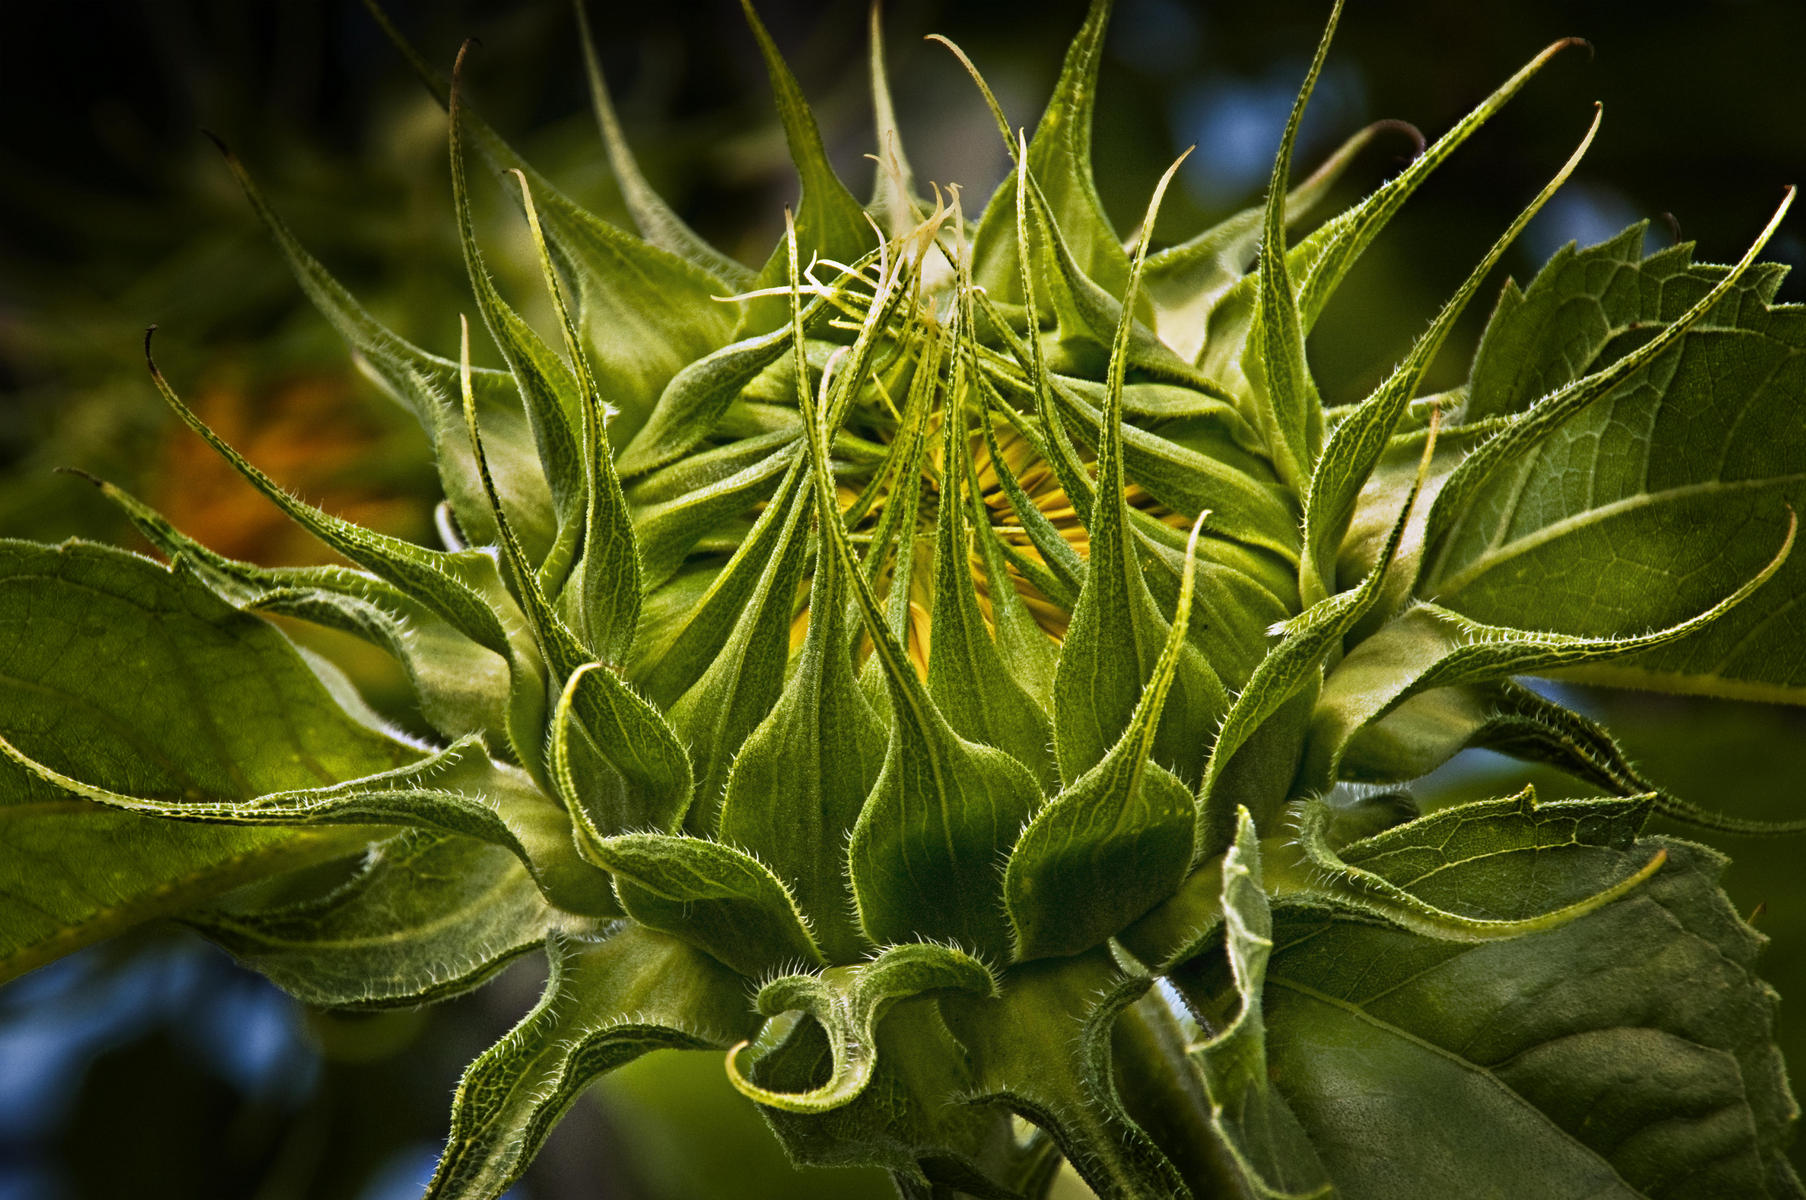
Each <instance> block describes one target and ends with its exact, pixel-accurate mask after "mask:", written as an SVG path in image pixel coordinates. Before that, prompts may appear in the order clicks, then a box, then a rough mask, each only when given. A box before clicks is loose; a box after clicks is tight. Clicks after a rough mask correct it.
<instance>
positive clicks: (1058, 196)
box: [972, 0, 1129, 302]
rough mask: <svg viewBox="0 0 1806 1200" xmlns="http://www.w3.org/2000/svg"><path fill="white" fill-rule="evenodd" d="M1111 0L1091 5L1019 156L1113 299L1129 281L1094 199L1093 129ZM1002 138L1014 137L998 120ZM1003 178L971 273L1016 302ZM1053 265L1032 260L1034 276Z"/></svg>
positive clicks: (1123, 257) (1081, 260) (1118, 244)
mask: <svg viewBox="0 0 1806 1200" xmlns="http://www.w3.org/2000/svg"><path fill="white" fill-rule="evenodd" d="M1110 7H1111V5H1110V0H1092V3H1091V6H1090V8H1089V9H1087V10H1086V13H1085V22H1084V24H1083V25H1081V26H1080V27H1079V31H1078V32H1077V33H1076V34H1074V35H1073V38H1072V44H1071V46H1070V47H1069V48H1068V49H1067V51H1066V61H1065V62H1064V63H1062V64H1061V67H1060V78H1059V80H1058V81H1057V82H1056V83H1055V84H1054V91H1053V96H1052V97H1051V98H1049V100H1048V102H1047V109H1046V111H1045V112H1043V113H1042V114H1041V120H1040V122H1039V123H1038V124H1037V125H1036V126H1035V136H1034V138H1033V139H1032V140H1031V141H1030V142H1029V144H1028V152H1027V154H1026V155H1023V156H1021V163H1019V164H1018V169H1019V170H1020V169H1023V167H1024V164H1025V166H1026V170H1027V173H1028V175H1029V176H1030V177H1031V178H1032V179H1034V180H1035V181H1036V182H1037V183H1039V184H1040V186H1041V188H1042V189H1043V190H1044V192H1045V193H1046V195H1047V198H1048V205H1049V207H1050V209H1051V210H1052V213H1053V217H1054V219H1055V221H1056V222H1057V223H1058V224H1059V226H1060V228H1061V229H1062V230H1064V231H1065V234H1066V237H1067V238H1068V239H1070V245H1071V246H1072V250H1073V255H1074V258H1075V259H1076V261H1077V262H1078V265H1079V267H1080V268H1081V269H1082V270H1083V272H1084V273H1085V275H1086V276H1088V277H1089V278H1090V279H1092V280H1093V281H1095V282H1096V283H1098V284H1099V285H1101V286H1102V287H1104V288H1105V289H1106V290H1108V291H1109V292H1111V293H1112V294H1120V293H1121V291H1122V289H1123V286H1124V284H1125V283H1126V282H1127V280H1128V277H1129V256H1128V254H1127V253H1125V252H1124V250H1123V247H1122V241H1121V239H1119V238H1118V237H1117V236H1116V232H1115V230H1114V229H1112V228H1111V225H1110V218H1109V216H1108V215H1107V214H1105V212H1104V206H1103V201H1101V200H1100V199H1098V195H1097V184H1096V182H1095V180H1094V179H1093V176H1092V171H1091V127H1092V122H1093V118H1094V114H1095V113H1096V110H1097V74H1098V67H1099V65H1100V64H1101V62H1102V60H1103V46H1104V30H1105V28H1106V27H1107V26H1108V25H1109V22H1110ZM1000 123H1001V124H1003V126H1004V137H1005V140H1006V141H1009V140H1012V139H1011V138H1010V135H1009V126H1008V124H1007V123H1003V122H1001V121H1000ZM1011 190H1013V189H1012V188H1011V186H1010V182H1009V181H1007V180H1006V181H1005V182H1004V184H1003V185H1002V186H1000V187H999V188H998V189H997V191H996V193H995V194H994V196H993V199H992V202H991V203H990V205H988V206H987V207H986V209H985V212H984V215H983V216H982V217H981V218H980V219H979V224H978V232H977V234H976V235H974V240H973V245H972V263H973V275H974V277H975V278H976V279H977V281H978V283H979V285H980V286H982V287H983V288H985V289H986V290H987V291H988V292H990V293H991V294H992V295H994V296H997V297H998V298H1000V299H1003V300H1010V301H1018V302H1019V301H1021V300H1022V299H1023V294H1022V292H1021V290H1020V288H1021V283H1020V279H1019V272H1018V265H1019V262H1020V258H1021V251H1020V250H1019V248H1018V242H1017V240H1016V237H1015V233H1016V230H1015V217H1014V214H1012V213H1011V212H1010V210H1009V204H1008V202H1007V200H1006V196H1007V195H1008V194H1009V192H1010V191H1011ZM1051 266H1052V264H1051V263H1050V262H1036V263H1034V264H1033V265H1032V266H1031V267H1030V269H1031V270H1033V271H1037V272H1039V275H1038V276H1037V277H1039V278H1047V277H1049V276H1050V275H1051V274H1052V271H1051V270H1049V268H1050V267H1051Z"/></svg>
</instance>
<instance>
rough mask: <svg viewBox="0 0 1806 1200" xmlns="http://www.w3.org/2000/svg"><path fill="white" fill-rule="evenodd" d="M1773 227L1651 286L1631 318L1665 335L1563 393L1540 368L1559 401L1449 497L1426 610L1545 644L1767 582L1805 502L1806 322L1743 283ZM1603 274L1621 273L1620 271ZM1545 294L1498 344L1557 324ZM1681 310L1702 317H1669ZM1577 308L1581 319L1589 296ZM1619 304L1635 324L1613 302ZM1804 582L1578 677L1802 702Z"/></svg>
mask: <svg viewBox="0 0 1806 1200" xmlns="http://www.w3.org/2000/svg"><path fill="white" fill-rule="evenodd" d="M1782 208H1783V210H1785V208H1786V205H1785V204H1784V205H1783V206H1782ZM1779 215H1780V214H1777V217H1776V219H1777V220H1778V219H1779ZM1773 227H1774V226H1773V223H1772V222H1771V224H1770V226H1769V230H1767V231H1765V232H1764V234H1763V236H1762V238H1760V239H1758V241H1757V243H1756V246H1755V247H1754V248H1752V250H1751V251H1750V253H1749V254H1747V255H1746V256H1745V257H1744V259H1743V260H1742V262H1740V263H1739V264H1738V266H1737V267H1736V268H1733V269H1731V270H1729V271H1723V270H1720V269H1710V270H1708V269H1706V268H1694V269H1693V270H1692V271H1691V272H1689V274H1688V275H1687V276H1686V277H1684V280H1683V277H1681V276H1678V275H1675V274H1672V273H1671V272H1672V271H1675V270H1678V264H1676V263H1675V262H1673V261H1672V260H1671V261H1670V262H1669V263H1668V264H1667V265H1666V266H1664V265H1660V264H1658V265H1657V266H1655V267H1652V268H1650V274H1651V276H1652V278H1651V279H1650V280H1649V282H1648V283H1647V284H1646V285H1645V284H1641V283H1639V285H1638V288H1637V291H1638V293H1639V295H1640V297H1641V300H1640V304H1641V307H1639V308H1638V309H1637V312H1638V314H1639V316H1640V318H1641V320H1642V322H1643V323H1644V324H1646V325H1650V326H1655V327H1659V328H1658V332H1657V333H1656V334H1655V336H1654V337H1651V338H1647V339H1646V340H1643V338H1644V335H1642V334H1640V333H1639V334H1638V335H1637V337H1638V339H1639V341H1638V344H1636V346H1635V348H1634V349H1632V350H1631V351H1630V352H1629V353H1628V354H1625V355H1624V356H1623V357H1621V358H1619V359H1617V360H1616V361H1610V362H1609V365H1605V366H1601V367H1595V368H1594V369H1593V370H1592V371H1591V372H1590V373H1588V374H1585V375H1582V376H1580V377H1579V378H1576V379H1574V380H1572V381H1571V382H1561V377H1562V376H1563V375H1564V374H1565V372H1566V370H1567V368H1566V367H1565V366H1562V365H1561V362H1560V360H1559V359H1556V360H1555V361H1553V362H1551V363H1550V365H1549V366H1548V367H1546V368H1545V369H1547V370H1550V371H1553V372H1554V375H1553V377H1552V381H1554V382H1556V383H1558V385H1559V386H1558V388H1557V390H1556V391H1554V392H1551V393H1550V394H1548V395H1547V396H1546V397H1544V398H1543V399H1541V400H1539V401H1537V402H1536V403H1535V404H1533V405H1530V406H1529V407H1527V408H1524V409H1523V411H1522V412H1521V413H1520V414H1519V415H1517V416H1515V417H1513V418H1512V423H1511V424H1510V425H1509V426H1507V427H1506V428H1504V429H1503V430H1501V431H1500V432H1499V433H1498V434H1496V435H1495V436H1494V438H1493V440H1492V442H1491V443H1488V444H1487V445H1486V446H1483V447H1482V448H1481V449H1480V450H1477V451H1476V452H1475V454H1474V455H1473V456H1472V457H1471V458H1470V459H1469V460H1468V461H1467V462H1466V463H1464V464H1463V465H1462V466H1461V467H1460V468H1457V470H1456V472H1455V473H1454V475H1452V476H1451V478H1450V480H1449V483H1448V485H1447V486H1446V487H1445V488H1444V489H1443V494H1442V495H1441V496H1439V497H1438V500H1437V506H1436V510H1433V512H1432V517H1431V524H1430V528H1429V530H1428V532H1427V534H1426V537H1427V538H1428V539H1430V540H1429V541H1428V542H1427V545H1428V546H1429V549H1428V551H1427V552H1426V558H1425V569H1424V571H1423V574H1422V577H1421V578H1420V581H1419V585H1418V587H1419V590H1420V593H1421V594H1424V595H1434V596H1435V597H1436V599H1437V602H1438V603H1439V604H1443V605H1446V606H1447V607H1450V608H1454V609H1458V610H1459V611H1461V612H1463V613H1465V614H1467V615H1469V616H1471V617H1473V618H1474V619H1476V620H1479V621H1483V622H1486V623H1489V624H1506V625H1509V624H1517V623H1521V622H1522V621H1523V620H1524V619H1526V618H1530V617H1531V615H1532V614H1533V613H1534V614H1535V616H1534V623H1535V624H1536V625H1538V626H1542V627H1547V626H1553V627H1555V628H1559V629H1561V630H1563V631H1565V632H1569V633H1573V634H1578V635H1589V636H1608V635H1611V634H1623V633H1632V632H1638V631H1641V630H1644V629H1649V628H1652V627H1662V626H1668V625H1673V624H1675V623H1676V622H1677V621H1678V620H1680V619H1681V617H1682V616H1683V615H1684V614H1687V613H1691V612H1696V611H1698V610H1699V609H1700V608H1703V607H1705V606H1706V605H1707V604H1709V603H1711V601H1710V600H1709V599H1707V598H1708V597H1714V598H1715V597H1716V596H1718V595H1722V594H1723V593H1724V592H1725V591H1726V590H1728V585H1729V583H1730V581H1732V580H1737V579H1747V578H1749V577H1750V576H1751V575H1753V574H1755V573H1756V572H1757V570H1758V569H1759V568H1760V566H1761V564H1762V563H1763V562H1765V561H1766V560H1767V558H1768V556H1769V555H1770V554H1771V553H1772V551H1771V549H1770V548H1771V547H1772V546H1773V545H1774V541H1775V540H1776V539H1777V538H1778V537H1779V536H1780V533H1779V531H1780V529H1781V528H1783V527H1784V526H1786V525H1787V524H1788V522H1789V521H1790V518H1789V516H1788V510H1789V509H1790V508H1791V509H1793V510H1794V511H1799V509H1800V508H1801V506H1802V504H1803V503H1806V488H1803V487H1802V481H1806V464H1803V463H1802V462H1801V460H1800V458H1799V453H1798V449H1799V446H1800V445H1801V444H1802V425H1801V417H1800V409H1799V405H1798V404H1797V403H1796V402H1795V397H1796V396H1797V395H1798V394H1799V393H1800V392H1801V390H1802V388H1806V353H1802V350H1803V349H1806V313H1801V312H1800V311H1798V310H1797V309H1792V308H1787V307H1781V308H1773V309H1771V308H1768V307H1766V306H1765V305H1763V304H1762V303H1760V299H1761V294H1762V292H1763V290H1764V289H1766V287H1768V286H1769V284H1767V283H1765V282H1763V281H1761V280H1760V279H1755V280H1754V281H1753V282H1752V279H1753V278H1754V271H1753V263H1754V256H1755V254H1756V252H1757V250H1759V249H1760V247H1761V245H1762V242H1763V241H1765V240H1766V238H1767V237H1768V234H1769V232H1772V230H1773ZM1648 261H1653V260H1648ZM1597 269H1598V271H1599V273H1600V274H1601V275H1609V274H1611V273H1612V271H1613V270H1614V268H1612V267H1611V266H1610V263H1609V262H1601V263H1599V264H1598V266H1597ZM1629 269H1630V268H1628V267H1622V266H1620V267H1618V268H1615V270H1616V271H1618V272H1622V271H1625V270H1629ZM1559 274H1560V275H1562V276H1567V275H1569V274H1571V273H1567V272H1560V273H1559ZM1707 279H1710V280H1711V281H1712V286H1711V288H1710V290H1709V291H1704V293H1703V294H1702V292H1701V287H1700V286H1699V285H1700V284H1701V283H1703V282H1704V281H1705V280H1707ZM1545 286H1546V287H1547V288H1555V287H1558V286H1560V285H1559V283H1558V281H1557V280H1551V281H1550V282H1549V283H1548V284H1547V285H1545ZM1537 294H1538V297H1539V298H1538V301H1537V303H1536V304H1534V305H1532V304H1530V303H1529V302H1525V303H1524V304H1520V305H1517V306H1516V307H1515V308H1513V309H1509V310H1507V309H1505V308H1502V309H1501V313H1500V315H1499V317H1498V318H1496V321H1497V322H1503V324H1502V325H1501V332H1500V333H1498V334H1497V335H1495V339H1496V340H1498V341H1499V344H1501V345H1504V344H1509V343H1510V342H1511V341H1512V339H1513V338H1524V337H1528V336H1530V334H1531V333H1532V332H1534V330H1533V329H1526V330H1525V331H1524V332H1522V333H1518V334H1514V333H1512V323H1513V322H1514V321H1515V320H1517V319H1518V318H1516V317H1515V316H1514V315H1513V314H1514V313H1522V314H1525V315H1524V317H1523V319H1524V320H1525V321H1530V320H1532V319H1533V318H1534V317H1535V316H1536V314H1537V312H1538V311H1540V310H1541V309H1543V308H1544V307H1546V306H1547V303H1548V301H1546V300H1543V299H1542V297H1543V296H1544V295H1545V294H1546V293H1545V292H1544V291H1542V290H1540V289H1539V290H1538V293H1537ZM1681 299H1691V300H1692V301H1693V302H1692V303H1691V304H1690V305H1689V307H1687V308H1686V309H1685V310H1684V311H1683V312H1681V313H1680V314H1679V315H1678V316H1673V315H1672V314H1673V308H1674V307H1675V306H1676V305H1677V304H1678V303H1679V301H1680V300H1681ZM1575 302H1576V303H1577V304H1581V305H1583V306H1584V305H1586V304H1587V303H1588V302H1587V301H1586V299H1585V293H1582V294H1581V297H1580V298H1579V299H1577V300H1576V301H1575ZM1612 303H1613V307H1614V311H1617V312H1622V311H1628V310H1625V309H1623V308H1622V303H1623V301H1622V299H1621V297H1619V296H1618V294H1617V293H1616V292H1614V293H1613V294H1612ZM1670 317H1672V319H1669V318H1670ZM1581 329H1582V332H1581V333H1580V334H1577V335H1576V340H1577V342H1578V350H1577V352H1578V353H1581V354H1585V353H1587V351H1588V347H1589V345H1590V342H1591V340H1592V337H1593V336H1594V335H1596V334H1597V333H1598V332H1599V331H1598V330H1597V328H1596V327H1595V326H1594V325H1593V324H1592V323H1591V322H1583V323H1582V325H1581ZM1626 340H1629V339H1623V338H1621V339H1616V340H1613V341H1608V342H1606V343H1604V344H1602V345H1601V346H1600V347H1599V352H1600V353H1601V354H1603V353H1604V352H1605V351H1606V350H1613V351H1616V350H1617V349H1620V348H1622V346H1623V343H1624V342H1625V341H1626ZM1546 361H1547V360H1546ZM1594 361H1595V360H1593V359H1591V358H1588V359H1587V361H1586V362H1585V363H1584V364H1578V365H1583V366H1591V365H1592V363H1593V362H1594ZM1608 361H1609V360H1608ZM1493 373H1495V372H1492V371H1489V374H1493ZM1488 386H1489V387H1491V386H1492V385H1488ZM1492 394H1494V395H1497V394H1498V393H1497V392H1496V391H1495V392H1494V393H1492ZM1493 402H1497V401H1493ZM1511 403H1513V404H1517V403H1519V402H1517V401H1513V402H1511ZM1489 451H1491V453H1489ZM1575 481H1581V482H1582V483H1583V484H1584V486H1582V485H1581V484H1579V483H1575ZM1570 485H1572V486H1570ZM1439 516H1440V517H1441V519H1440V520H1439V519H1438V517H1439ZM1682 564H1684V566H1685V569H1684V570H1682V569H1681V565H1682ZM1803 569H1806V568H1803V567H1802V564H1800V563H1789V564H1788V565H1787V566H1786V567H1784V568H1782V570H1781V571H1780V573H1779V575H1778V576H1777V578H1776V580H1775V583H1774V584H1773V586H1772V587H1770V588H1767V589H1765V590H1764V591H1763V592H1761V593H1758V594H1757V595H1756V596H1754V597H1752V598H1751V601H1750V602H1749V603H1748V604H1746V605H1744V606H1743V607H1742V608H1741V609H1740V610H1739V611H1737V612H1736V613H1733V614H1731V615H1730V616H1728V617H1726V618H1725V619H1724V620H1723V621H1720V622H1718V623H1717V624H1715V625H1714V626H1712V627H1711V628H1710V629H1707V630H1705V631H1704V632H1703V633H1699V634H1696V635H1695V636H1693V637H1690V638H1688V639H1686V640H1685V641H1682V642H1678V643H1676V644H1674V645H1672V646H1665V647H1663V648H1661V649H1659V650H1656V651H1653V652H1651V653H1648V654H1644V655H1641V656H1639V657H1637V658H1635V659H1631V660H1627V661H1626V662H1625V663H1623V664H1616V663H1614V664H1612V665H1611V666H1606V667H1594V668H1589V669H1587V670H1586V671H1585V672H1583V674H1584V675H1585V677H1587V678H1590V679H1594V680H1597V681H1599V682H1614V683H1627V684H1633V685H1635V686H1638V687H1644V688H1655V689H1660V690H1672V691H1687V692H1701V693H1705V694H1712V695H1724V696H1740V697H1744V698H1748V699H1763V700H1774V701H1787V702H1798V701H1799V700H1800V698H1801V697H1802V696H1803V695H1806V692H1802V691H1801V686H1802V683H1803V682H1806V676H1802V675H1801V662H1802V659H1801V656H1800V653H1799V651H1800V646H1799V639H1798V637H1797V631H1798V628H1799V626H1798V623H1797V622H1795V621H1793V620H1791V619H1789V616H1788V614H1789V612H1790V610H1791V608H1792V607H1793V605H1794V603H1795V601H1796V599H1797V597H1798V596H1799V594H1800V592H1801V589H1802V587H1806V574H1802V571H1803Z"/></svg>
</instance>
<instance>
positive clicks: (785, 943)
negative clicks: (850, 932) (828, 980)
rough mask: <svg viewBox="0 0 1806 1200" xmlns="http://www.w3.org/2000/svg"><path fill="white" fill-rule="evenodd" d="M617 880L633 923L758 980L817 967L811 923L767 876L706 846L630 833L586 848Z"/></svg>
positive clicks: (752, 861)
mask: <svg viewBox="0 0 1806 1200" xmlns="http://www.w3.org/2000/svg"><path fill="white" fill-rule="evenodd" d="M590 853H591V854H592V856H593V857H595V859H596V860H597V861H598V862H600V863H602V865H604V866H606V867H607V868H608V869H609V870H610V871H613V872H614V873H615V887H616V890H617V891H618V892H619V894H620V897H621V904H622V906H623V907H625V908H626V909H627V911H628V913H629V914H630V915H631V916H632V917H633V919H634V920H636V921H638V922H639V923H640V924H642V925H645V926H648V927H650V928H652V929H658V930H662V931H663V932H665V933H668V934H670V935H671V936H672V937H675V938H680V939H682V940H683V941H686V942H689V943H690V944H691V945H693V946H695V947H697V948H698V949H700V950H705V951H707V952H708V953H709V954H711V955H713V956H714V957H715V958H717V959H719V960H720V961H722V962H723V963H726V964H727V965H728V966H729V967H732V968H733V969H734V970H735V971H738V972H739V973H740V974H742V975H745V976H748V977H752V978H756V977H758V976H761V975H765V974H767V973H769V972H771V971H773V970H775V969H777V968H778V967H779V966H781V965H784V964H789V963H795V962H798V961H799V960H800V961H802V962H808V963H816V964H820V963H821V962H822V961H823V959H822V954H821V951H820V950H818V949H817V948H816V945H815V940H814V939H813V938H812V937H810V935H809V922H808V918H807V917H805V916H804V915H803V914H802V912H801V911H800V910H799V909H798V908H797V906H796V901H795V900H794V899H793V898H792V897H791V895H790V893H789V891H788V890H787V889H786V888H785V887H784V884H783V882H782V881H780V880H779V879H778V877H777V876H776V875H773V874H772V873H771V868H769V867H767V866H766V865H765V864H764V863H762V862H760V861H759V860H758V859H756V858H754V857H753V856H752V855H750V854H747V853H746V852H745V851H742V850H736V849H734V848H733V847H732V846H727V845H723V844H722V843H720V842H716V841H710V840H708V839H707V838H696V837H674V836H671V835H668V834H659V833H628V834H621V835H619V836H617V837H611V838H604V839H602V840H601V841H599V842H597V843H596V844H595V845H594V846H593V847H591V850H590Z"/></svg>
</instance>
